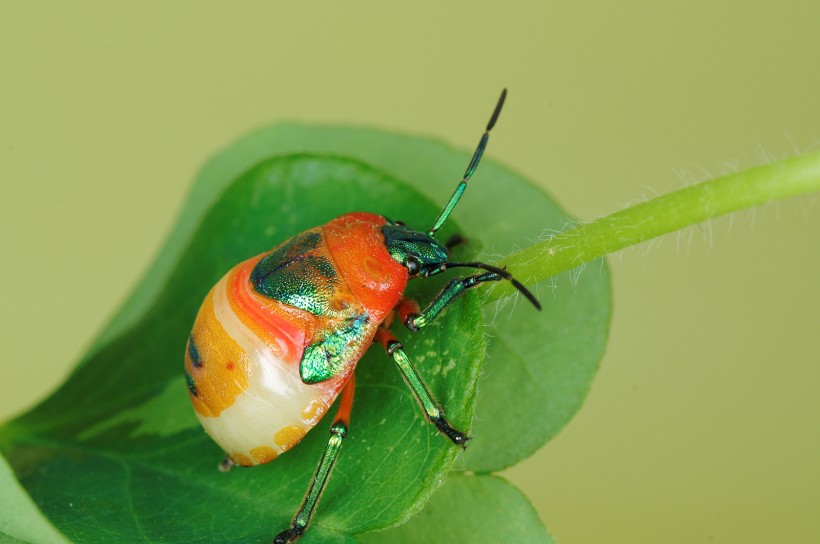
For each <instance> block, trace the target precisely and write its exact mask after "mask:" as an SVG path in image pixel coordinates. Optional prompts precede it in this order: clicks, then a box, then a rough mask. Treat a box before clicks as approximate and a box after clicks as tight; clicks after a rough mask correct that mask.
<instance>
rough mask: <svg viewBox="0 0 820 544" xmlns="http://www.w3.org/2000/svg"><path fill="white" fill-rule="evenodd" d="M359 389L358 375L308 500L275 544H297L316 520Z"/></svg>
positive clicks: (348, 387) (344, 399)
mask: <svg viewBox="0 0 820 544" xmlns="http://www.w3.org/2000/svg"><path fill="white" fill-rule="evenodd" d="M355 387H356V377H355V375H351V376H350V381H348V382H347V385H345V388H344V389H343V390H342V395H341V399H340V400H339V411H338V412H337V413H336V419H335V420H334V421H333V425H332V426H331V427H330V440H328V442H327V447H326V448H325V453H324V454H323V455H322V459H321V460H320V461H319V466H318V467H317V468H316V472H315V473H314V474H313V479H312V480H311V481H310V487H308V491H307V494H306V495H305V499H304V500H303V501H302V506H300V507H299V511H298V512H296V515H295V516H294V517H293V521H292V522H291V524H290V528H289V529H287V530H286V531H282V532H281V533H279V534H278V535H276V538H274V539H273V544H289V543H291V542H296V541H297V540H299V537H301V536H302V534H303V533H304V532H305V531H306V530H307V527H308V524H309V523H310V518H311V517H312V516H313V511H314V510H315V509H316V505H317V504H318V502H319V497H321V495H322V491H324V489H325V485H326V484H327V480H328V478H329V477H330V471H331V470H332V469H333V464H334V463H335V462H336V457H337V456H338V455H339V450H340V449H341V447H342V441H343V440H344V438H345V436H347V429H348V427H349V425H350V411H351V410H352V409H353V389H354V388H355Z"/></svg>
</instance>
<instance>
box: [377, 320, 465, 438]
mask: <svg viewBox="0 0 820 544" xmlns="http://www.w3.org/2000/svg"><path fill="white" fill-rule="evenodd" d="M416 307H417V308H418V306H416ZM375 341H377V342H379V343H381V345H382V346H384V349H385V350H386V351H387V354H388V355H389V356H390V357H392V358H393V360H394V361H395V362H396V365H398V367H399V371H401V374H402V376H403V377H404V381H405V382H407V385H408V386H410V389H411V390H412V391H413V395H414V396H415V397H416V400H417V401H418V403H419V404H420V405H421V409H422V410H423V411H424V415H425V416H427V419H428V420H429V421H430V423H432V424H433V425H435V426H436V428H437V429H438V430H439V431H441V433H442V434H444V435H445V436H446V437H447V438H449V439H450V440H452V441H453V443H454V444H456V445H457V446H461V447H462V448H466V447H467V441H468V440H470V437H469V436H467V435H466V434H464V433H463V432H461V431H459V430H456V429H454V428H453V427H452V425H450V423H449V422H448V421H447V419H446V418H445V417H444V412H443V411H442V409H441V407H440V406H439V405H438V403H437V402H436V401H435V399H434V398H433V396H432V395H431V394H430V390H429V389H427V385H425V383H424V380H422V379H421V376H419V375H418V373H417V372H416V369H415V367H414V366H413V364H412V363H411V362H410V359H409V358H408V357H407V354H406V353H404V349H403V346H402V345H401V342H399V341H398V339H397V338H396V337H395V336H394V335H393V333H392V332H390V331H389V330H388V329H384V328H380V329H379V330H378V331H376V337H375Z"/></svg>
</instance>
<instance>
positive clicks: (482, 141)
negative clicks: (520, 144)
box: [427, 89, 507, 236]
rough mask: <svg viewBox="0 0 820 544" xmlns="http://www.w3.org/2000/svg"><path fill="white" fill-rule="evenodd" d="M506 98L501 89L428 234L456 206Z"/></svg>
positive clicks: (438, 225)
mask: <svg viewBox="0 0 820 544" xmlns="http://www.w3.org/2000/svg"><path fill="white" fill-rule="evenodd" d="M506 98H507V89H504V90H503V91H501V96H500V97H499V98H498V102H497V103H496V105H495V109H494V110H493V114H492V115H491V116H490V122H489V123H487V128H486V129H485V130H484V134H482V135H481V139H480V140H479V141H478V146H476V148H475V151H474V152H473V158H472V159H470V162H469V164H467V170H465V171H464V177H463V178H461V182H460V183H459V184H458V185H457V186H456V190H455V191H454V192H453V196H451V197H450V200H449V201H448V202H447V204H446V205H445V206H444V209H442V210H441V213H439V215H438V217H437V218H436V220H435V222H433V226H432V227H430V230H428V231H427V234H428V235H430V236H433V235H434V234H435V233H436V231H437V230H439V229H440V228H441V226H442V225H443V224H444V222H445V221H447V218H448V217H450V214H451V213H452V211H453V208H455V207H456V204H458V201H459V200H460V199H461V195H462V194H463V193H464V190H465V189H466V188H467V181H468V180H469V179H470V178H471V177H472V175H473V173H474V172H475V170H476V168H478V163H479V162H480V161H481V156H482V155H484V149H485V148H486V147H487V141H488V140H489V139H490V131H491V130H492V129H493V127H494V126H495V123H496V121H498V116H499V115H500V114H501V107H502V106H503V105H504V100H505V99H506Z"/></svg>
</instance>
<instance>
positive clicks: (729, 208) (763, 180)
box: [488, 152, 820, 300]
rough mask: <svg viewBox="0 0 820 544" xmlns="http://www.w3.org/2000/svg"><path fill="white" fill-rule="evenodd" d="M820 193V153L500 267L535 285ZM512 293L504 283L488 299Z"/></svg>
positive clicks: (686, 193) (662, 200)
mask: <svg viewBox="0 0 820 544" xmlns="http://www.w3.org/2000/svg"><path fill="white" fill-rule="evenodd" d="M818 190H820V152H817V153H811V154H807V155H801V156H799V157H794V158H790V159H786V160H783V161H778V162H774V163H771V164H767V165H764V166H759V167H756V168H752V169H750V170H745V171H743V172H738V173H736V174H730V175H728V176H723V177H720V178H717V179H713V180H711V181H706V182H703V183H699V184H697V185H693V186H691V187H686V188H685V189H681V190H679V191H675V192H673V193H669V194H667V195H663V196H660V197H658V198H654V199H652V200H649V201H648V202H643V203H641V204H637V205H635V206H632V207H629V208H626V209H624V210H621V211H618V212H615V213H613V214H611V215H608V216H606V217H602V218H600V219H597V220H595V221H593V222H591V223H587V224H585V225H581V226H579V227H576V228H573V229H570V230H567V231H564V232H562V233H559V234H556V235H554V236H550V237H549V238H548V239H546V240H544V241H542V242H539V243H537V244H534V245H532V246H530V247H528V248H526V249H524V250H522V251H519V252H518V253H513V254H512V255H509V256H507V257H506V258H505V259H504V260H503V262H502V263H501V264H503V265H505V266H507V267H508V268H509V270H511V271H512V272H513V273H514V274H515V275H516V277H518V278H520V279H521V280H522V281H524V282H525V283H527V284H530V285H531V284H534V283H538V282H540V281H543V280H546V279H547V278H549V277H551V276H554V275H556V274H558V273H560V272H564V271H566V270H570V269H572V268H575V267H576V266H579V265H582V264H584V263H586V262H589V261H591V260H593V259H596V258H598V257H601V256H603V255H606V254H608V253H612V252H615V251H618V250H619V249H623V248H625V247H627V246H631V245H634V244H639V243H641V242H644V241H646V240H649V239H651V238H655V237H657V236H661V235H663V234H666V233H669V232H672V231H675V230H679V229H682V228H684V227H688V226H690V225H695V224H697V223H700V222H701V221H706V220H708V219H712V218H714V217H719V216H721V215H725V214H727V213H730V212H733V211H736V210H740V209H743V208H749V207H752V206H756V205H758V204H763V203H765V202H769V201H772V200H779V199H784V198H788V197H791V196H796V195H801V194H806V193H810V192H812V191H818ZM513 292H514V290H513V288H512V286H511V285H509V284H507V282H504V283H503V284H499V285H497V286H495V287H494V289H493V290H492V292H491V293H490V296H489V299H488V300H495V299H498V298H500V297H503V296H505V295H509V294H512V293H513Z"/></svg>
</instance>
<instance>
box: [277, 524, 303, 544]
mask: <svg viewBox="0 0 820 544" xmlns="http://www.w3.org/2000/svg"><path fill="white" fill-rule="evenodd" d="M304 532H305V528H304V527H291V528H290V529H288V530H286V531H282V532H281V533H279V534H278V535H276V538H274V539H273V544H292V543H293V542H296V541H297V540H299V537H301V536H302V534H303V533H304Z"/></svg>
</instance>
